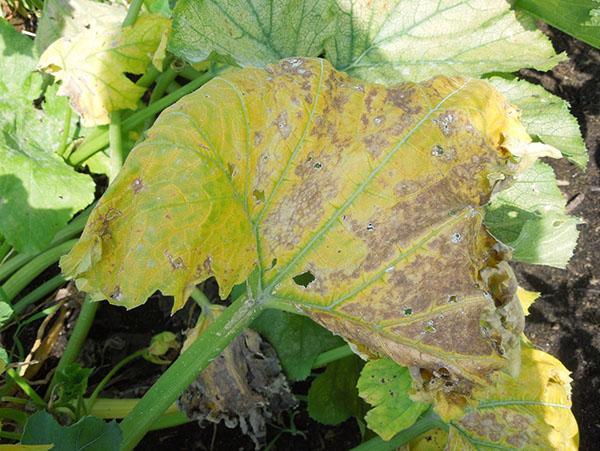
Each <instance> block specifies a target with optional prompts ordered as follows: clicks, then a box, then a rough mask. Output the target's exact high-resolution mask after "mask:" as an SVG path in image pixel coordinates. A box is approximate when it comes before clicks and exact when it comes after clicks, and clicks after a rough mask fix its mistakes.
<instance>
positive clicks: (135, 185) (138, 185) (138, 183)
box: [131, 177, 144, 194]
mask: <svg viewBox="0 0 600 451" xmlns="http://www.w3.org/2000/svg"><path fill="white" fill-rule="evenodd" d="M131 189H132V190H133V194H138V193H139V192H140V191H141V190H143V189H144V183H143V182H142V179H141V178H139V177H137V178H136V179H135V180H134V181H133V182H132V183H131Z"/></svg>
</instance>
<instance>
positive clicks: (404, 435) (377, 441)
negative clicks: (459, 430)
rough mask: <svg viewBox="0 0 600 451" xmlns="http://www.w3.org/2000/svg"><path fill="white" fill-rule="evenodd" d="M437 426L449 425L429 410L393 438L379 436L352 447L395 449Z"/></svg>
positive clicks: (359, 449)
mask: <svg viewBox="0 0 600 451" xmlns="http://www.w3.org/2000/svg"><path fill="white" fill-rule="evenodd" d="M436 428H439V429H447V428H448V426H447V425H446V424H445V423H444V422H442V421H441V420H440V419H439V418H438V417H437V416H436V415H435V414H433V413H432V412H431V411H429V412H428V413H425V414H424V415H423V416H422V417H421V418H419V419H418V420H417V421H416V422H415V424H413V425H412V426H411V427H409V428H408V429H405V430H403V431H401V432H400V433H398V434H396V435H395V436H394V437H393V438H392V439H391V440H389V441H385V440H383V439H382V438H381V437H379V436H378V437H375V438H372V439H371V440H367V441H366V442H364V443H361V444H360V445H358V446H357V447H355V448H352V451H393V450H396V449H398V448H400V447H401V446H402V445H405V444H407V443H408V442H410V441H411V440H414V439H415V438H417V437H418V436H419V435H421V434H423V433H425V432H427V431H429V430H431V429H436Z"/></svg>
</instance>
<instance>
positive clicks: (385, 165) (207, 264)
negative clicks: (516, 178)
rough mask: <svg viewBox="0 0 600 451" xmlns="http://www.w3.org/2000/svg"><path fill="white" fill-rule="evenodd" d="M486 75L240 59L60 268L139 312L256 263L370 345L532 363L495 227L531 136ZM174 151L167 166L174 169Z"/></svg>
mask: <svg viewBox="0 0 600 451" xmlns="http://www.w3.org/2000/svg"><path fill="white" fill-rule="evenodd" d="M515 118H516V114H514V111H513V109H512V107H511V106H510V105H508V104H507V103H506V101H505V100H504V99H503V98H502V97H501V96H500V95H499V94H498V93H497V92H496V91H495V90H494V89H493V88H492V87H491V86H490V85H489V84H488V83H486V82H483V81H477V80H464V79H459V78H447V77H438V78H435V79H433V80H431V81H428V82H424V83H422V84H414V83H406V84H402V85H398V86H394V87H391V88H385V87H383V86H381V85H375V84H369V83H363V82H361V81H358V80H354V79H352V78H350V77H349V76H347V75H346V74H343V73H341V72H337V71H335V70H334V69H333V68H332V67H331V65H330V64H329V63H327V62H326V61H324V60H318V59H299V58H293V59H287V60H283V61H282V62H280V63H278V64H276V65H272V66H269V67H267V68H266V69H243V70H231V71H230V72H228V73H226V74H225V75H222V76H220V77H217V78H215V79H214V80H212V81H211V82H210V83H207V84H206V85H205V86H204V87H202V88H201V89H199V90H198V91H196V92H195V93H193V94H191V95H189V96H187V97H185V98H183V99H182V100H181V101H179V102H178V103H177V104H175V105H174V106H172V107H170V108H169V109H167V110H165V111H164V112H163V113H162V114H161V116H160V117H159V119H158V120H157V122H156V124H155V125H154V126H153V127H152V129H151V130H150V131H149V133H148V138H147V139H146V140H145V141H144V142H143V143H141V144H140V145H138V146H137V147H136V149H134V150H133V151H132V153H131V154H130V156H129V158H128V160H127V162H126V164H125V166H124V167H123V170H122V171H121V172H120V175H119V177H118V178H117V179H116V180H115V181H114V183H113V184H111V186H110V187H109V189H108V190H107V192H106V194H105V195H104V196H103V198H102V199H101V200H100V202H99V204H98V206H97V207H96V209H95V210H94V212H93V213H92V215H91V217H90V220H89V222H88V224H87V226H86V229H85V231H84V233H83V236H82V238H81V240H80V242H79V243H78V244H77V245H76V246H75V247H74V248H73V250H72V252H71V253H70V254H69V255H68V256H66V257H65V258H63V260H62V262H61V265H62V268H63V270H64V271H65V273H66V274H67V275H69V276H70V277H74V278H77V279H78V285H79V287H80V288H81V289H83V290H84V291H88V292H91V293H92V294H93V296H94V297H95V298H96V299H101V298H107V299H109V300H110V301H111V302H112V303H114V304H117V305H123V306H126V307H128V308H131V307H135V306H137V305H140V304H142V303H143V302H145V300H146V299H147V298H148V297H149V296H150V295H151V294H152V293H153V292H154V291H155V290H161V291H162V292H163V293H164V294H167V295H173V296H175V303H174V308H175V309H177V308H180V307H181V306H182V305H183V303H184V302H185V301H186V300H187V297H188V295H189V293H190V290H191V289H192V288H193V287H194V285H195V284H196V283H198V282H200V281H202V280H205V279H206V278H208V277H211V276H215V277H216V279H217V281H218V283H219V286H220V293H221V296H222V297H225V296H227V295H228V293H229V292H230V290H231V288H232V287H233V286H234V285H236V284H238V283H240V282H242V281H244V280H245V279H246V278H247V277H248V275H249V274H250V273H251V272H252V271H253V270H254V269H256V270H257V274H258V278H259V279H260V283H259V284H258V286H260V287H261V288H260V289H258V290H257V291H256V292H255V293H254V297H255V300H256V301H257V302H259V303H267V304H268V302H269V301H270V300H278V301H280V302H285V303H289V304H290V305H292V306H295V307H296V308H297V309H300V310H303V311H304V312H306V313H307V314H308V315H310V316H311V317H312V318H313V319H315V320H316V321H317V322H319V323H320V324H322V325H324V326H325V327H327V328H328V329H330V330H331V331H333V332H334V333H336V334H339V335H341V336H343V337H344V338H345V339H346V340H348V341H350V342H352V343H354V344H356V345H357V348H358V350H361V351H363V352H367V353H368V354H370V355H386V356H389V357H391V358H392V359H393V360H395V361H396V362H398V363H400V364H403V365H407V366H418V367H424V368H429V369H431V370H437V369H439V368H445V371H447V372H449V373H450V374H452V375H453V376H456V377H457V378H459V379H462V378H465V379H467V380H471V381H478V382H481V381H483V380H484V379H485V378H486V377H487V375H488V374H489V372H490V371H492V370H495V369H497V368H502V367H505V366H507V365H508V367H509V368H510V369H513V370H514V369H516V368H518V360H519V336H520V334H521V331H522V328H523V312H522V309H521V307H520V305H519V302H518V299H517V298H516V295H515V290H516V283H515V282H514V276H513V274H512V272H511V271H510V268H509V267H508V265H507V264H506V262H504V261H503V259H504V256H503V250H502V247H501V246H499V245H498V244H497V243H496V241H495V240H494V239H492V237H491V236H489V234H487V232H486V231H485V229H484V227H483V225H482V215H483V208H482V205H483V204H484V203H485V202H487V200H488V199H489V197H490V195H491V192H492V189H493V186H494V180H498V178H500V177H501V176H502V173H509V172H511V165H512V163H511V161H512V160H511V159H510V158H509V157H510V154H509V153H508V152H507V150H506V149H504V148H502V147H501V142H502V140H503V139H504V138H506V137H508V138H510V139H511V141H518V142H521V143H523V144H524V143H528V142H529V141H530V138H529V136H528V135H527V134H526V132H525V130H524V128H523V127H522V126H521V125H520V124H519V123H518V121H517V120H516V119H515ZM167 162H168V163H167Z"/></svg>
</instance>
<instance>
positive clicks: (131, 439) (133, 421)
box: [121, 296, 263, 450]
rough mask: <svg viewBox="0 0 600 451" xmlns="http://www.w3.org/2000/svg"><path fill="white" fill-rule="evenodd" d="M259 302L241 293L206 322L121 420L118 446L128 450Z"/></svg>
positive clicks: (248, 318) (258, 308) (258, 307)
mask: <svg viewBox="0 0 600 451" xmlns="http://www.w3.org/2000/svg"><path fill="white" fill-rule="evenodd" d="M262 308H263V305H262V304H258V303H257V302H256V301H254V299H252V298H246V296H242V297H240V298H238V299H237V300H236V301H234V302H233V303H232V304H231V305H230V306H229V307H227V308H226V309H225V310H224V311H223V313H221V314H220V315H219V316H218V317H217V318H216V319H215V321H214V322H213V323H212V324H211V325H210V326H208V328H207V329H206V330H205V331H204V333H203V334H202V335H200V337H198V339H197V340H196V341H195V342H194V343H193V344H192V345H191V346H190V347H189V348H188V349H187V350H186V351H185V352H183V353H182V354H181V355H180V356H179V357H178V358H177V360H175V362H173V364H172V365H171V366H170V367H169V368H168V369H167V371H165V372H164V374H163V375H162V376H161V377H160V378H159V379H158V380H157V381H156V382H155V383H154V385H153V386H152V387H151V388H150V390H148V392H147V393H146V394H145V395H144V397H143V398H142V399H141V400H140V402H139V403H138V404H137V405H136V406H135V408H134V409H133V410H132V412H131V413H130V414H129V415H127V417H125V419H124V420H123V421H122V422H121V430H122V431H123V442H122V445H121V449H122V450H131V449H133V447H134V446H135V445H136V444H137V443H138V442H139V441H140V440H141V439H142V438H143V437H144V435H145V434H146V432H148V430H150V428H151V427H152V425H153V423H154V422H155V421H156V420H157V419H158V418H159V417H160V416H161V415H162V413H163V412H164V411H165V410H166V409H167V408H168V407H169V406H170V405H171V404H173V402H175V400H176V399H177V398H178V397H179V396H180V395H181V393H183V391H184V390H185V389H186V388H187V387H188V386H189V385H190V384H191V383H192V382H193V381H194V379H196V378H197V377H198V375H199V374H200V372H201V371H202V370H203V369H204V368H206V367H207V366H208V364H209V363H210V362H212V361H213V360H214V359H215V358H216V357H217V356H218V355H219V354H220V353H221V352H222V351H223V350H224V349H225V348H226V347H227V345H228V344H229V343H230V342H231V341H232V340H233V339H234V338H235V337H236V336H237V335H238V334H240V333H241V332H242V331H243V330H244V329H245V328H246V327H247V326H248V325H249V324H250V323H251V322H252V320H253V319H254V318H255V317H256V316H257V315H258V313H259V312H260V311H261V310H262Z"/></svg>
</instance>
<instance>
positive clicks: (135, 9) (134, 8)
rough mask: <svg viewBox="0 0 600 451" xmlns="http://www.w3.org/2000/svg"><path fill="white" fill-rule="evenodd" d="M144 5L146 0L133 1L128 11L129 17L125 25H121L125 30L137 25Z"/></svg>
mask: <svg viewBox="0 0 600 451" xmlns="http://www.w3.org/2000/svg"><path fill="white" fill-rule="evenodd" d="M143 4H144V0H133V1H132V2H131V4H130V5H129V9H128V10H127V15H126V16H125V19H123V24H122V25H121V26H122V27H123V28H125V27H129V26H130V25H133V24H134V23H135V20H136V19H137V16H138V14H139V13H140V9H141V8H142V5H143Z"/></svg>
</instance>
